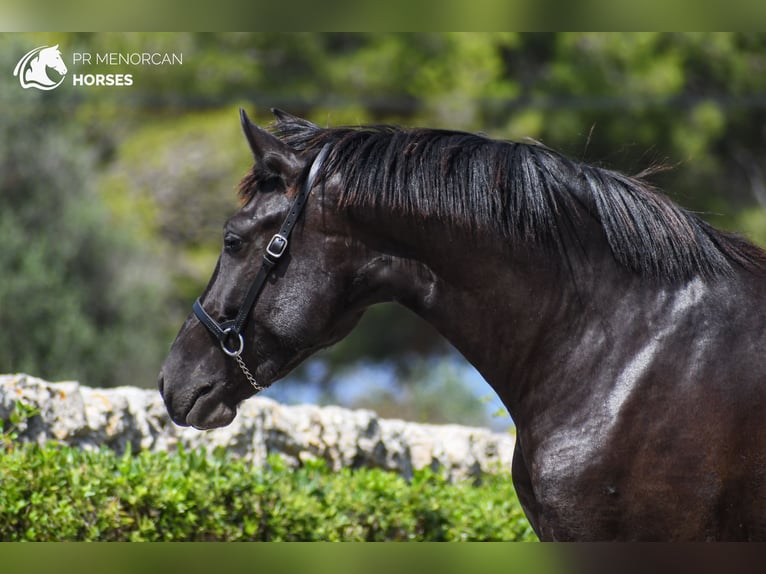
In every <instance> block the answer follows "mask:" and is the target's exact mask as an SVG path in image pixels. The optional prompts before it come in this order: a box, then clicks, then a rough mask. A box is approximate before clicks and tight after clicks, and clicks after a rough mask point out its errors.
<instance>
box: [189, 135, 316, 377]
mask: <svg viewBox="0 0 766 574" xmlns="http://www.w3.org/2000/svg"><path fill="white" fill-rule="evenodd" d="M329 151H330V144H325V146H324V147H323V148H322V150H321V151H320V152H319V155H317V157H316V159H315V160H314V162H313V163H312V164H311V169H310V170H309V175H308V177H307V178H306V181H305V183H304V184H303V187H302V188H301V190H300V191H299V192H298V195H297V196H296V197H295V199H294V200H293V203H292V205H291V206H290V211H289V212H288V214H287V216H286V217H285V220H284V221H283V222H282V227H280V229H279V231H278V232H277V233H275V234H274V236H273V237H272V238H271V239H270V240H269V243H268V245H267V246H266V251H265V252H264V254H263V261H262V263H261V268H260V269H259V270H258V274H257V275H256V276H255V279H253V283H252V284H251V285H250V289H249V290H248V292H247V295H246V296H245V299H244V300H243V301H242V304H241V305H240V306H239V311H237V315H236V317H235V318H234V319H230V320H225V321H221V322H220V323H219V322H218V321H216V320H215V319H213V318H212V317H211V316H210V314H209V313H208V312H207V311H205V308H204V307H203V306H202V303H201V302H200V300H199V299H197V300H196V301H195V302H194V305H193V307H192V309H193V311H194V315H196V317H197V319H199V321H200V322H201V323H202V324H203V325H204V326H205V327H206V328H207V330H208V331H210V332H211V333H212V334H213V336H214V337H215V338H216V339H217V340H218V342H219V344H220V345H221V349H222V350H223V352H224V353H226V354H227V355H229V356H230V357H233V358H235V359H236V360H237V362H238V363H239V365H240V367H241V368H242V371H243V372H244V373H245V375H246V376H247V378H248V380H249V381H250V384H252V385H253V387H255V389H256V390H257V391H259V390H262V389H263V387H261V386H259V385H258V384H257V383H256V382H255V379H254V378H253V376H252V375H251V374H250V371H249V370H248V369H247V367H246V366H245V364H244V362H243V361H242V357H240V355H241V354H242V351H243V350H244V347H245V340H244V338H243V337H242V331H243V329H244V326H245V322H246V321H247V317H248V315H250V311H251V309H252V308H253V305H255V302H256V300H257V299H258V295H259V294H260V292H261V290H262V289H263V286H264V285H265V284H266V279H268V276H269V273H270V272H271V270H272V269H273V268H274V266H275V265H276V264H277V263H278V262H279V260H280V259H281V257H282V256H283V255H284V254H285V252H286V251H287V246H288V244H289V241H290V234H291V233H292V231H293V227H295V223H296V222H297V221H298V218H299V217H300V215H301V213H303V209H304V207H305V206H306V201H307V200H308V197H309V192H310V191H311V188H312V187H313V185H314V182H315V181H316V177H317V175H318V174H319V170H320V169H321V167H322V163H324V160H325V158H326V157H327V154H328V153H329Z"/></svg>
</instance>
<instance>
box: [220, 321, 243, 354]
mask: <svg viewBox="0 0 766 574" xmlns="http://www.w3.org/2000/svg"><path fill="white" fill-rule="evenodd" d="M234 333H235V332H234V329H233V328H232V327H229V328H228V329H226V330H224V332H223V334H224V336H223V337H222V338H221V349H222V350H223V352H224V353H226V354H227V355H229V356H230V357H235V358H236V357H239V356H240V355H241V354H242V350H243V349H244V348H245V339H244V338H243V337H242V333H236V335H237V337H238V339H239V348H237V349H234V350H232V349H229V348H228V347H227V346H226V340H227V339H228V338H229V335H231V334H234Z"/></svg>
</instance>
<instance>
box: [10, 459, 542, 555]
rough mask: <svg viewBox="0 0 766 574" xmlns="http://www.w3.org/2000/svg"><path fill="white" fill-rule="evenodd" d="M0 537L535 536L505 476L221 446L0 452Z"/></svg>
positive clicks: (300, 538) (337, 538) (356, 538)
mask: <svg viewBox="0 0 766 574" xmlns="http://www.w3.org/2000/svg"><path fill="white" fill-rule="evenodd" d="M0 484H2V488H0V540H3V541H19V540H35V541H52V540H58V541H65V540H67V541H72V540H101V541H107V540H109V541H181V540H194V541H201V540H218V541H234V540H263V541H266V540H268V541H280V540H281V541H289V540H292V541H317V540H327V541H341V540H346V541H351V540H354V541H365V540H367V541H384V540H453V541H461V540H534V539H535V537H534V534H533V533H532V531H531V529H530V527H529V525H528V523H527V521H526V519H525V518H524V516H523V514H522V511H521V508H520V506H519V503H518V501H517V499H516V496H515V493H514V491H513V487H512V485H511V480H510V477H509V476H508V475H498V476H487V477H485V478H483V479H482V480H481V481H480V483H478V484H474V483H471V482H455V483H448V482H447V481H445V480H444V479H443V478H441V477H439V476H437V475H436V474H434V473H432V472H430V471H420V472H416V473H415V477H414V478H413V480H412V481H411V482H409V483H407V482H406V481H405V480H404V479H402V478H401V477H400V476H399V475H396V474H393V473H389V472H384V471H381V470H374V469H373V470H370V469H356V470H350V469H344V470H341V471H340V472H337V473H333V472H330V471H329V470H328V469H327V468H326V465H325V464H324V462H323V461H310V462H307V463H305V464H304V465H303V466H302V467H301V468H299V469H292V468H289V467H288V466H287V465H286V464H285V463H284V462H283V461H282V460H281V459H280V458H277V457H272V458H270V459H269V462H268V464H267V465H266V466H265V467H264V468H254V467H252V466H251V465H249V464H247V463H245V462H242V461H239V460H234V459H232V458H230V457H228V456H226V455H225V454H224V453H222V452H217V453H215V454H213V455H211V456H206V455H205V453H204V452H202V451H197V450H195V451H186V450H183V449H181V450H180V451H179V452H178V453H176V454H172V455H171V454H166V453H149V452H140V453H137V454H131V453H126V454H124V455H122V456H117V455H115V454H114V453H113V452H112V451H109V450H106V449H104V450H100V451H82V450H79V449H75V448H68V447H60V446H55V445H52V444H49V445H47V446H44V447H39V446H35V445H29V444H25V445H16V447H15V448H12V449H5V450H3V449H2V448H0Z"/></svg>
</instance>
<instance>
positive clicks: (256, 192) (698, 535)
mask: <svg viewBox="0 0 766 574" xmlns="http://www.w3.org/2000/svg"><path fill="white" fill-rule="evenodd" d="M274 113H275V115H276V123H275V126H274V129H273V130H272V131H271V132H270V131H266V130H263V129H261V128H259V127H258V126H256V125H254V124H252V123H251V122H250V120H249V119H248V118H247V116H246V114H245V113H244V112H242V114H241V119H242V126H243V129H244V132H245V136H246V138H247V141H248V143H249V145H250V147H251V149H252V152H253V156H254V160H255V161H254V165H253V167H252V169H251V170H250V172H249V173H248V174H247V175H246V176H245V178H244V179H243V181H242V183H241V185H240V194H241V198H242V207H241V209H240V210H239V211H238V212H237V213H235V214H234V215H233V216H232V217H231V218H230V219H229V220H228V221H227V222H226V225H225V228H224V235H223V250H222V253H221V256H220V258H219V260H218V264H217V265H216V268H215V271H214V272H213V276H212V278H211V280H210V283H209V284H208V286H207V288H206V290H205V291H204V293H203V294H202V296H201V297H200V299H199V300H198V301H197V302H196V303H195V305H194V312H193V313H192V314H190V316H189V318H188V319H187V320H186V322H185V323H184V325H183V326H182V327H181V330H180V332H179V334H178V336H177V338H176V340H175V342H174V343H173V345H172V348H171V350H170V353H169V355H168V357H167V359H166V361H165V364H164V365H163V368H162V373H161V375H160V379H159V388H160V391H161V393H162V395H163V397H164V400H165V403H166V405H167V408H168V412H169V414H170V416H171V418H172V419H173V421H175V422H176V423H177V424H179V425H192V426H194V427H196V428H200V429H209V428H214V427H220V426H223V425H227V424H229V423H230V422H231V421H232V420H233V419H234V417H235V416H236V412H237V405H238V404H239V403H240V402H242V401H243V400H245V399H247V398H248V397H250V396H252V395H253V394H255V393H256V392H258V390H260V389H262V388H265V387H267V386H269V385H271V384H272V383H274V382H275V381H277V380H278V379H280V378H282V377H284V376H285V375H286V374H287V373H289V372H290V371H291V370H292V369H293V368H295V366H296V365H298V364H299V363H300V362H301V361H303V360H304V359H306V358H307V357H309V356H310V355H311V354H312V353H314V352H315V351H317V350H318V349H321V348H323V347H326V346H328V345H331V344H332V343H334V342H336V341H338V340H340V339H341V338H343V337H345V336H346V335H347V334H348V333H349V332H350V331H351V330H352V329H353V327H354V325H355V324H356V322H357V321H358V319H359V318H360V316H361V315H362V314H363V313H364V311H365V309H366V308H368V307H369V306H371V305H374V304H376V303H381V302H391V301H393V302H397V303H399V304H401V305H404V306H405V307H407V308H408V309H410V310H412V311H413V312H415V313H416V314H418V315H419V316H421V317H423V318H424V319H425V320H426V321H428V322H430V323H431V324H432V325H434V326H435V327H436V328H437V329H438V330H439V331H440V332H441V333H442V334H443V335H444V336H445V337H446V338H447V339H448V340H449V341H450V342H451V343H452V344H453V345H454V346H455V347H456V348H457V349H458V350H460V352H462V353H463V355H464V356H465V357H466V358H467V360H468V361H470V362H471V363H472V364H473V365H474V366H475V367H476V368H477V369H478V370H479V372H481V374H482V375H483V376H484V378H485V379H486V380H487V382H488V383H489V384H490V385H491V386H492V387H493V389H494V390H495V391H496V392H497V394H498V395H499V397H500V398H501V399H502V401H503V403H504V404H505V405H506V407H507V408H508V410H509V412H510V413H511V415H512V417H513V420H514V422H515V424H516V431H517V444H516V450H515V454H514V460H513V468H512V473H513V481H514V485H515V487H516V490H517V493H518V496H519V499H520V501H521V503H522V506H523V508H524V510H525V512H526V514H527V517H528V518H529V520H530V523H531V524H532V526H533V528H534V529H535V531H536V532H537V534H538V535H539V536H540V538H541V539H543V540H748V539H764V538H766V418H765V417H764V415H765V414H766V353H764V349H766V313H763V312H762V309H763V308H764V307H765V306H766V281H764V275H766V253H764V251H762V250H760V249H759V248H757V247H755V246H753V245H752V244H750V243H748V242H747V241H745V240H743V239H741V238H739V237H737V236H734V235H730V234H727V233H724V232H721V231H718V230H716V229H714V228H712V227H711V226H709V225H708V224H706V223H705V222H703V221H702V220H700V219H698V218H697V217H696V216H694V215H692V214H690V213H688V212H687V211H685V210H683V209H682V208H680V207H678V206H676V205H675V204H673V203H672V202H671V201H670V200H668V199H667V198H666V197H665V196H664V195H662V194H660V193H658V192H657V191H655V190H654V189H652V188H651V187H650V186H649V185H648V184H646V183H645V182H643V181H642V180H640V179H638V178H632V177H628V176H625V175H622V174H619V173H616V172H613V171H609V170H606V169H602V168H599V167H594V166H590V165H587V164H583V163H580V162H575V161H572V160H570V159H568V158H566V157H564V156H562V155H561V154H559V153H557V152H555V151H553V150H550V149H548V148H546V147H544V146H541V145H535V144H528V143H516V142H507V141H497V140H493V139H490V138H487V137H484V136H480V135H474V134H469V133H463V132H454V131H445V130H431V129H402V128H397V127H391V126H370V127H350V128H321V127H319V126H316V125H314V124H313V123H310V122H308V121H306V120H303V119H300V118H296V117H293V116H291V115H289V114H286V113H285V112H282V111H279V110H275V111H274ZM445 400H448V397H445Z"/></svg>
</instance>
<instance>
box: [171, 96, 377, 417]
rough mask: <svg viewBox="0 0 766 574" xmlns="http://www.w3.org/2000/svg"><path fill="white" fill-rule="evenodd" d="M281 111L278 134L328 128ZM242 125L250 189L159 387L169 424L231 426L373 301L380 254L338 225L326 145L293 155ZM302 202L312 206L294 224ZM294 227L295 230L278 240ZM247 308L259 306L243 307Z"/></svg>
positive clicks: (245, 119) (339, 334) (243, 189)
mask: <svg viewBox="0 0 766 574" xmlns="http://www.w3.org/2000/svg"><path fill="white" fill-rule="evenodd" d="M275 113H276V114H277V118H278V124H277V125H278V127H279V126H282V128H285V129H301V130H304V131H305V132H307V133H311V132H315V131H316V132H317V133H318V131H319V130H320V128H318V126H314V125H313V124H311V123H309V122H306V121H305V120H301V119H299V118H294V117H292V116H289V115H287V114H284V113H283V112H278V111H275ZM241 121H242V128H243V131H244V134H245V137H246V139H247V141H248V143H249V145H250V149H251V150H252V153H253V157H254V165H253V168H252V170H251V171H250V173H249V174H248V175H247V176H246V177H245V179H244V180H243V182H242V184H241V195H242V200H243V201H242V207H241V208H240V209H239V211H237V212H236V213H235V214H234V215H233V216H232V217H231V218H230V219H229V220H228V221H226V224H225V225H224V231H223V249H222V251H221V254H220V257H219V259H218V263H217V265H216V267H215V271H214V272H213V275H212V278H211V280H210V282H209V284H208V286H207V288H206V289H205V291H204V293H203V295H202V296H201V297H200V299H199V300H198V303H197V304H196V305H195V313H193V314H191V315H190V316H189V318H188V319H187V320H186V322H185V323H184V324H183V326H182V327H181V330H180V332H179V333H178V336H177V338H176V339H175V341H174V343H173V344H172V347H171V349H170V352H169V355H168V357H167V359H166V360H165V363H164V365H163V367H162V372H161V374H160V378H159V388H160V391H161V393H162V394H163V397H164V400H165V402H166V405H167V407H168V411H169V413H170V415H171V418H172V419H173V420H174V421H175V422H176V423H177V424H180V425H192V426H194V427H197V428H212V427H219V426H224V425H227V424H229V423H230V422H231V421H232V420H233V418H234V417H235V416H236V408H237V405H238V404H239V402H241V401H242V400H244V399H246V398H248V397H250V396H252V395H253V394H254V393H255V392H257V390H260V389H261V388H265V387H267V386H269V385H270V384H272V383H273V382H274V381H275V380H277V379H279V378H281V377H283V376H285V375H286V374H287V373H288V372H289V371H291V370H292V369H293V368H294V367H295V366H297V365H298V364H299V363H300V362H301V361H303V360H304V359H305V358H307V357H308V356H309V355H310V354H312V353H314V352H315V351H317V350H318V349H321V348H323V347H326V346H328V345H330V344H332V343H334V342H336V341H338V340H339V339H341V338H342V337H344V336H345V335H346V334H347V333H348V332H350V331H351V329H352V328H353V327H354V325H355V324H356V323H357V321H358V320H359V318H360V317H361V314H362V312H363V310H364V307H365V304H366V303H368V301H367V300H365V297H364V294H365V293H366V292H367V290H366V289H364V287H365V280H364V277H365V264H366V263H368V262H369V260H370V258H371V257H372V256H374V254H373V252H372V251H370V250H369V249H367V248H365V246H364V245H363V244H362V242H360V241H359V240H357V239H354V237H353V234H352V233H351V231H350V226H351V224H350V223H349V222H348V221H347V220H346V219H345V218H343V217H342V216H341V212H340V209H339V207H338V204H337V194H336V193H335V190H334V188H335V184H334V182H333V181H332V179H329V180H328V179H327V178H325V177H323V174H322V173H321V172H322V171H323V169H321V167H320V166H319V165H318V163H320V162H318V161H317V159H318V158H317V156H318V151H317V146H307V147H305V148H304V149H296V148H294V147H291V146H289V145H287V144H286V143H284V141H282V140H281V139H279V138H277V137H275V136H274V135H272V134H271V133H269V132H268V131H265V130H263V129H261V128H260V127H258V126H256V125H254V124H253V123H251V121H250V120H249V119H248V117H247V115H246V114H245V113H244V111H243V112H242V113H241ZM327 150H328V151H329V148H327ZM328 151H326V152H325V153H328ZM328 161H329V160H328ZM312 166H313V168H314V169H313V173H312V174H310V173H309V172H310V171H311V170H312ZM318 172H319V173H318ZM300 194H303V196H304V203H303V204H302V206H301V208H300V209H299V210H298V213H297V214H294V215H291V213H290V212H291V210H294V209H295V206H296V197H297V196H298V195H300ZM288 220H291V221H292V223H291V226H294V227H290V230H289V231H288V232H287V233H285V232H284V231H280V223H282V225H283V227H284V225H285V224H286V223H285V222H286V221H288ZM280 232H281V233H282V234H283V235H289V237H283V236H282V235H280ZM288 243H289V248H288V246H287V245H288ZM275 256H276V257H275ZM269 260H272V261H271V263H268V261H269ZM264 261H267V263H263V262H264ZM261 276H262V278H261ZM254 283H258V287H257V289H255V294H254V295H253V296H252V297H249V296H248V294H249V292H252V291H253V289H252V287H251V286H252V285H253V284H254ZM247 299H253V300H252V301H251V302H250V303H248V304H245V303H244V302H245V301H246V300H247ZM243 305H244V307H243ZM197 307H198V308H197ZM235 316H239V317H240V319H241V321H240V327H239V328H238V329H237V333H236V334H235V336H233V337H232V340H231V341H226V340H224V339H225V335H223V334H222V333H221V332H219V335H221V336H219V337H217V336H216V329H217V326H219V325H220V326H223V327H224V329H225V328H226V325H230V324H231V323H232V321H231V320H232V319H233V318H234V317H235ZM211 325H212V327H211ZM224 329H221V331H223V330H224ZM237 337H241V338H240V339H239V342H238V341H237ZM217 339H220V340H217ZM219 343H220V345H219ZM231 355H235V356H236V359H237V360H236V361H235V360H233V359H232V357H231ZM238 363H240V364H241V365H246V367H244V368H242V367H241V366H240V364H238Z"/></svg>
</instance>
